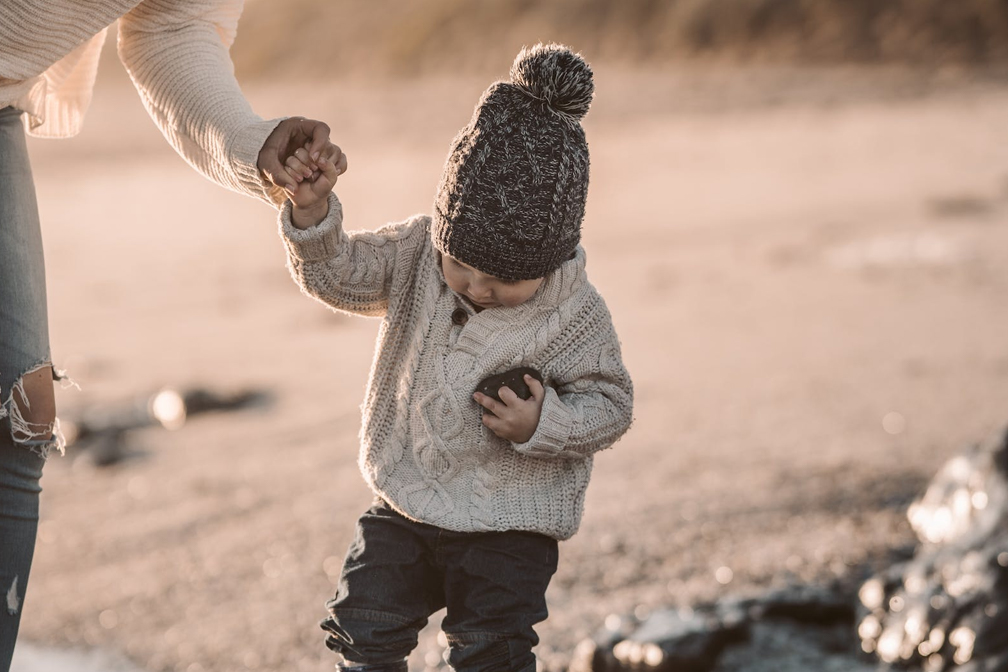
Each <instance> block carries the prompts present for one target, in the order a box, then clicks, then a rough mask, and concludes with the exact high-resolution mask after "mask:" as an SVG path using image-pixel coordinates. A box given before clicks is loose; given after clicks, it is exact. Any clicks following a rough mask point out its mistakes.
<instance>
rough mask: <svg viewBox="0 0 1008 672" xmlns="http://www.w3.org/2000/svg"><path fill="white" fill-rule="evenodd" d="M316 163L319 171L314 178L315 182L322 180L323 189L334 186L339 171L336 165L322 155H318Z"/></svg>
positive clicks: (327, 189)
mask: <svg viewBox="0 0 1008 672" xmlns="http://www.w3.org/2000/svg"><path fill="white" fill-rule="evenodd" d="M318 164H319V170H320V171H321V173H320V174H319V175H318V176H317V177H316V178H315V180H316V184H319V183H323V182H324V184H321V186H322V187H323V188H324V189H325V191H329V190H331V189H332V188H333V187H334V186H336V179H337V178H338V177H339V172H338V171H337V169H336V166H335V165H333V163H332V162H330V161H329V160H327V159H326V157H324V156H320V157H319V160H318Z"/></svg>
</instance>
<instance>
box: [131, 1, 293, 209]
mask: <svg viewBox="0 0 1008 672" xmlns="http://www.w3.org/2000/svg"><path fill="white" fill-rule="evenodd" d="M242 4H243V3H242V0H146V1H145V2H142V3H141V4H139V5H138V6H137V7H135V8H133V9H132V10H131V11H130V12H129V13H127V14H126V15H124V16H123V17H122V18H121V20H120V24H119V57H120V58H121V59H122V62H123V64H124V65H125V66H126V69H127V71H128V72H129V74H130V77H131V78H132V79H133V83H134V84H135V85H136V88H137V90H138V91H139V92H140V97H141V99H142V100H143V103H144V106H145V107H146V108H147V111H148V113H149V114H150V116H151V118H152V119H154V122H155V123H156V124H157V125H158V127H159V128H160V129H161V132H162V133H163V134H164V136H165V138H166V139H167V140H168V142H169V143H171V145H172V146H173V147H174V148H175V150H176V151H177V152H178V153H179V154H180V155H181V156H182V157H183V158H184V159H185V160H186V161H187V162H188V163H189V164H190V165H191V166H192V167H193V168H195V169H196V170H198V171H199V172H201V173H203V174H204V175H206V176H207V177H209V178H210V179H212V180H213V181H215V182H217V183H218V184H220V185H222V186H225V187H228V188H230V189H233V190H235V191H239V192H242V193H246V194H249V195H251V196H255V197H258V198H261V199H263V200H266V201H267V202H270V203H272V204H274V205H277V206H278V205H279V204H280V203H282V202H283V198H282V196H281V194H282V191H280V190H278V189H277V188H275V187H273V186H272V185H269V188H267V186H266V184H264V181H263V180H262V179H261V178H260V175H259V170H258V167H257V165H256V163H257V160H258V155H259V150H260V149H261V148H262V145H263V143H264V142H265V141H266V138H267V137H268V136H269V134H270V133H271V132H272V131H273V129H274V128H275V127H276V125H277V123H279V120H272V121H263V120H262V119H260V118H259V117H258V116H256V115H255V114H254V113H253V112H252V108H251V107H250V106H249V104H248V102H247V101H246V100H245V97H244V95H242V92H241V89H239V87H238V82H237V81H236V80H235V77H234V67H233V65H232V63H231V58H230V56H229V54H228V49H229V48H230V47H231V43H232V42H233V41H234V38H235V33H236V31H237V26H238V17H239V16H240V15H241V10H242Z"/></svg>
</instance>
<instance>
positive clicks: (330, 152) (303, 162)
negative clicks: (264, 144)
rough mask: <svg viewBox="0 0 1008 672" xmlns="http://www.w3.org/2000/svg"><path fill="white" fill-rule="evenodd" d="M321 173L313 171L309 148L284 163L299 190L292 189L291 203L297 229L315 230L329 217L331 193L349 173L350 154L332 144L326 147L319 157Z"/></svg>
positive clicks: (296, 188)
mask: <svg viewBox="0 0 1008 672" xmlns="http://www.w3.org/2000/svg"><path fill="white" fill-rule="evenodd" d="M315 163H317V164H318V167H319V170H318V171H317V172H316V171H312V169H311V167H310V164H311V161H310V159H309V156H308V146H307V145H306V146H305V147H299V148H298V149H296V150H295V151H294V153H293V154H291V155H290V156H288V157H287V160H286V161H285V162H284V169H285V170H286V171H287V173H288V174H289V175H290V176H291V178H292V179H294V180H296V181H297V187H295V188H294V189H293V191H291V190H290V189H288V191H287V193H288V194H289V197H290V200H291V203H293V205H294V208H293V210H292V211H291V219H292V220H293V223H294V226H296V227H298V228H299V229H307V228H309V227H312V226H315V225H316V224H318V223H319V222H321V221H322V220H323V219H325V217H326V215H327V214H328V213H329V203H328V199H329V192H331V191H332V189H333V187H334V186H336V180H337V179H338V178H339V176H340V175H342V174H343V173H345V172H346V169H347V158H346V154H344V153H343V151H342V150H341V149H340V148H339V147H337V146H336V145H334V144H332V143H331V142H328V143H326V145H325V146H324V147H323V148H322V151H321V152H320V154H319V158H318V160H317V161H316V162H315Z"/></svg>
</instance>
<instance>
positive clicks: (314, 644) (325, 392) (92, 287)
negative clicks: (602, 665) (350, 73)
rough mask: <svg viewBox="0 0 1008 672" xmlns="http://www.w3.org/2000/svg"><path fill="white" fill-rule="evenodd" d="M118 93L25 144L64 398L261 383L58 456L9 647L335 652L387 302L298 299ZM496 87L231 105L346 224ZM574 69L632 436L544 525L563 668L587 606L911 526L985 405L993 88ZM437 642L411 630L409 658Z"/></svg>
mask: <svg viewBox="0 0 1008 672" xmlns="http://www.w3.org/2000/svg"><path fill="white" fill-rule="evenodd" d="M502 74H503V73H502ZM123 79H124V75H122V74H121V73H119V72H114V73H109V72H108V71H107V70H103V71H102V73H101V75H100V78H99V86H98V89H97V91H96V97H95V102H94V105H93V108H92V111H91V113H90V115H89V118H88V121H87V125H86V127H85V131H84V133H83V134H82V135H81V136H80V137H78V138H75V139H73V140H69V141H63V142H52V141H32V142H31V145H30V147H31V152H32V158H33V162H34V170H35V173H36V183H37V187H38V194H39V200H40V207H41V214H42V219H43V233H44V237H45V243H46V262H47V274H48V282H49V301H50V315H51V317H50V320H51V331H52V341H53V351H54V358H55V360H56V363H57V365H58V366H60V367H63V368H66V369H67V370H68V372H69V373H70V375H71V376H72V377H73V378H74V380H75V381H76V382H77V383H78V384H79V385H80V390H76V389H64V390H60V391H59V393H58V402H59V403H60V406H61V414H63V415H66V416H72V415H73V414H74V413H76V412H79V411H80V410H81V409H84V408H87V407H95V406H98V405H102V404H116V403H124V402H128V401H129V400H130V399H132V398H133V397H135V396H136V395H141V394H148V393H150V392H153V391H155V390H157V389H159V388H160V387H162V386H169V385H171V386H182V387H184V386H188V385H201V386H207V387H211V388H214V389H218V390H222V391H230V390H237V389H243V388H256V389H263V390H266V391H268V392H269V394H270V395H271V398H272V403H270V404H269V405H267V406H265V407H262V408H255V409H249V410H245V411H241V412H237V413H230V414H218V415H212V414H208V415H205V416H199V417H196V418H193V419H192V420H191V422H188V423H187V424H185V425H184V426H183V427H182V428H180V429H178V430H177V431H173V432H168V431H165V430H158V429H151V430H148V431H141V432H137V433H135V434H134V435H133V436H132V437H131V443H130V448H131V452H130V454H129V456H128V459H125V460H123V461H121V462H120V463H118V464H117V465H115V466H112V467H107V468H97V467H95V466H94V465H93V464H92V462H91V461H90V460H89V459H88V455H87V453H86V452H81V451H75V450H74V449H73V448H71V449H70V450H68V452H67V455H66V456H65V457H58V456H56V457H53V458H52V459H51V460H50V462H49V464H48V465H47V467H46V473H45V476H44V479H43V487H44V493H43V498H42V521H41V526H40V532H39V539H38V548H37V551H36V559H35V564H34V567H33V574H32V580H31V584H30V588H29V594H28V597H27V602H26V606H25V611H24V617H23V621H22V630H21V636H22V639H23V640H24V641H26V642H29V643H32V644H37V645H46V646H55V647H60V648H71V649H88V648H99V649H102V650H105V651H110V652H114V653H115V654H116V655H121V656H123V657H125V658H126V659H128V660H129V661H131V662H132V663H133V664H135V665H136V666H137V667H138V668H140V669H142V670H147V671H151V672H154V671H167V670H173V671H180V672H200V671H201V670H207V671H209V670H297V671H304V672H308V671H311V672H319V671H321V670H327V669H331V667H332V664H333V663H334V662H335V659H334V656H333V655H332V654H331V653H330V652H329V651H328V650H327V649H326V648H325V647H324V645H323V638H322V635H321V631H320V630H319V629H318V627H317V622H318V620H319V619H320V618H322V616H323V615H324V607H323V604H324V602H325V600H326V599H328V598H329V597H330V596H331V593H332V592H333V590H334V582H335V580H336V577H337V576H338V572H339V568H340V562H341V559H342V557H343V554H344V552H345V550H346V547H347V545H348V543H349V541H350V539H351V536H352V533H353V527H354V522H355V519H356V517H357V515H359V513H360V512H362V511H363V510H364V509H365V508H367V506H368V503H369V501H370V497H371V495H370V493H369V492H368V490H367V488H366V487H365V485H364V483H363V481H362V479H361V477H360V476H359V474H358V471H357V465H356V459H357V433H358V429H359V404H360V402H361V399H362V395H363V388H364V384H365V381H366V378H367V373H368V369H369V366H370V361H371V356H372V344H373V340H374V337H375V334H376V331H377V326H378V322H377V321H374V320H365V319H355V318H351V317H347V316H342V315H336V314H333V313H331V312H329V311H328V310H327V309H326V308H324V307H323V306H321V305H320V304H316V303H314V302H312V301H311V300H309V299H307V298H306V297H304V296H301V295H300V293H299V291H298V289H297V287H296V286H295V285H294V284H293V282H292V281H291V280H290V278H289V277H288V274H287V271H286V269H285V268H284V255H283V249H282V246H281V243H280V241H279V239H278V237H277V234H276V224H275V215H274V213H273V212H272V211H271V210H270V209H269V208H267V207H266V206H264V205H263V204H261V203H258V202H255V201H253V200H251V199H249V198H244V197H241V196H238V195H235V194H231V193H228V192H225V191H223V190H221V189H220V188H218V187H216V186H215V185H213V184H211V183H210V182H208V181H207V180H205V179H203V178H201V177H199V176H198V175H197V174H195V173H194V172H193V171H191V170H190V169H189V168H188V167H187V166H186V165H185V164H184V163H183V162H182V161H181V160H180V159H179V158H178V157H177V156H175V155H174V154H173V153H172V152H171V150H170V149H169V148H168V146H167V145H166V144H165V143H164V142H163V141H162V140H161V139H160V136H159V135H158V133H157V131H156V129H155V128H154V127H153V125H152V124H150V123H149V122H148V121H146V120H145V119H144V116H145V115H144V112H143V110H142V108H141V105H140V103H139V100H138V99H137V96H136V94H135V93H134V92H132V90H131V89H130V88H129V86H128V84H127V83H124V81H123ZM486 84H487V81H486V80H485V78H464V79H447V78H440V79H437V78H430V79H424V80H408V81H401V82H391V83H389V84H387V85H383V86H375V85H370V84H368V83H367V82H365V81H362V80H361V81H353V80H351V81H342V82H341V81H333V82H331V83H329V84H327V85H326V86H324V87H319V86H318V85H314V86H309V85H308V84H307V83H306V84H304V85H297V84H290V85H283V86H281V85H279V84H269V83H262V84H257V85H255V86H254V87H251V86H250V87H248V88H247V93H248V95H249V98H250V100H251V101H252V103H253V105H254V107H255V108H256V109H257V110H258V111H259V112H260V113H261V114H262V115H263V116H266V117H269V116H275V115H280V114H283V113H285V112H291V111H295V110H296V111H297V112H299V113H302V114H304V115H309V116H312V115H314V116H317V117H318V118H321V119H324V120H326V121H327V122H328V123H329V124H330V125H331V126H332V128H333V138H334V140H335V141H336V142H337V143H338V144H340V145H341V146H342V147H343V148H344V150H345V151H346V153H347V154H348V157H349V160H350V170H349V172H348V173H347V174H346V175H345V176H344V177H341V178H340V184H339V185H338V187H337V191H338V193H339V195H340V198H341V200H342V201H343V204H344V209H345V215H346V226H347V227H348V228H350V229H358V228H376V227H378V226H380V225H382V224H384V223H386V222H389V221H396V220H400V219H404V218H405V217H407V216H409V215H410V214H413V213H416V212H428V211H429V209H430V204H431V201H432V199H433V194H434V189H435V186H436V184H437V179H438V176H439V174H440V169H441V165H442V162H443V160H444V156H445V153H446V151H447V148H448V143H449V141H450V140H451V138H452V136H453V135H454V133H455V132H456V131H457V129H458V128H460V127H461V126H462V125H463V124H464V123H465V122H466V121H467V120H468V118H469V116H470V114H471V111H472V105H473V104H474V103H475V101H476V100H477V98H478V97H479V94H480V92H481V91H482V90H483V88H484V87H485V85H486ZM596 86H597V98H596V102H595V104H594V107H593V108H592V111H591V113H590V114H589V115H588V117H587V118H586V122H585V129H586V133H587V135H588V140H589V144H590V148H591V152H592V177H591V180H592V181H591V187H590V192H589V202H588V209H587V217H586V220H585V224H584V235H583V242H584V246H585V248H586V250H587V255H588V273H589V277H590V278H591V280H592V282H593V283H594V284H595V285H596V286H597V287H598V288H599V290H600V291H601V293H602V294H603V296H605V297H606V300H607V302H608V305H609V308H610V310H611V312H612V314H613V317H614V322H615V324H616V328H617V330H618V331H619V333H620V336H621V339H622V345H623V356H624V359H625V362H626V364H627V367H628V369H629V370H630V373H631V375H632V376H633V378H634V382H635V387H636V407H635V423H634V426H633V428H632V429H631V431H630V432H629V433H628V434H627V435H626V437H625V438H624V439H623V440H622V441H620V442H619V443H618V444H617V445H616V446H615V447H614V448H613V449H611V450H609V451H606V452H604V453H602V454H600V455H599V456H598V457H597V460H596V472H595V476H594V477H593V481H592V485H591V487H590V488H589V492H588V499H587V508H586V514H585V518H584V523H583V525H582V528H581V531H580V532H579V534H578V535H577V536H575V537H574V538H573V539H572V540H571V541H568V542H565V543H563V544H562V545H561V556H560V568H559V571H558V573H557V575H556V577H555V578H554V580H553V583H552V584H551V587H550V590H549V593H548V600H549V605H550V612H551V615H550V619H549V620H548V621H547V622H546V623H545V624H543V625H542V626H541V627H540V629H539V632H540V635H541V637H542V644H541V645H540V647H539V655H540V657H541V659H542V660H543V661H544V664H546V665H547V666H549V667H552V668H558V667H560V666H562V665H563V664H564V662H565V660H566V657H568V656H569V655H570V653H571V651H572V650H573V648H574V645H575V644H576V643H577V642H578V641H579V640H581V639H582V638H584V637H585V636H587V635H589V634H590V633H591V632H593V631H594V630H595V629H596V628H597V627H598V626H599V625H600V624H601V622H602V621H603V619H604V618H605V616H606V615H607V614H610V613H628V612H632V611H634V610H635V609H636V610H639V613H645V612H646V610H648V609H653V608H657V607H661V606H666V605H686V604H689V603H692V602H695V601H698V600H703V599H710V598H713V597H717V596H720V595H727V594H737V593H741V592H745V591H750V590H758V589H760V588H764V587H767V586H770V585H773V584H776V583H779V582H782V581H786V580H799V581H815V580H823V579H826V578H829V577H834V576H847V575H850V573H852V572H858V571H860V569H861V568H863V567H864V566H866V565H867V564H870V563H871V562H873V561H876V560H877V559H879V558H882V557H884V556H885V555H886V553H887V552H888V551H889V549H892V548H894V547H899V546H903V545H906V544H908V543H912V541H913V536H912V534H911V532H910V530H909V527H908V525H907V524H906V521H905V515H904V514H905V509H906V505H907V504H908V503H909V502H910V500H911V499H912V498H913V497H914V496H915V495H916V494H918V493H919V491H920V490H921V488H922V486H923V485H924V484H925V483H926V481H927V479H929V478H930V476H931V475H932V474H933V473H934V472H935V470H936V469H937V468H938V467H939V466H940V465H941V464H942V462H943V461H944V460H946V459H947V458H949V457H950V456H952V455H954V454H956V453H957V452H959V451H960V450H961V449H963V448H964V447H965V446H966V445H967V444H969V443H971V442H975V441H979V440H981V439H983V438H985V437H986V436H988V435H990V434H991V433H992V432H994V431H996V430H998V429H999V428H1000V427H1001V426H1002V425H1003V424H1004V423H1005V422H1006V421H1008V413H1006V402H1008V346H1006V344H1008V311H1006V310H1005V300H1006V297H1008V264H1006V263H1005V262H1006V261H1008V143H1006V142H1005V141H1004V129H1005V119H1006V118H1008V79H1006V78H1004V77H999V76H993V75H991V76H976V75H974V76H966V75H963V74H962V73H959V74H955V73H953V74H947V75H946V74H940V73H939V74H935V73H929V74H922V73H913V72H899V71H887V70H873V71H859V70H856V69H852V70H844V69H838V70H770V69H767V70H752V71H744V70H743V71H723V70H719V69H717V68H714V67H712V68H711V69H710V70H709V71H705V70H702V69H701V70H697V69H694V70H691V71H689V72H677V71H674V70H651V71H649V70H646V69H638V70H635V71H627V70H622V69H619V68H616V67H613V68H605V67H601V66H600V67H598V68H597V74H596ZM725 567H727V568H728V569H730V570H731V571H730V572H727V573H726V572H723V571H722V572H718V571H717V570H719V569H721V568H725ZM726 578H727V580H725V579H726ZM719 579H720V580H719ZM432 652H433V657H430V656H431V654H432ZM436 656H437V644H436V629H435V628H433V627H431V628H430V629H429V630H427V631H425V633H424V639H423V641H422V644H421V647H420V649H419V650H418V652H417V654H416V655H415V656H414V659H413V660H412V664H413V666H414V667H415V668H416V669H418V670H419V669H422V668H423V667H424V665H425V663H426V664H429V663H432V662H436V661H437V658H436ZM726 665H727V663H726ZM725 669H726V670H727V669H729V668H728V667H726V668H725ZM731 669H735V668H731ZM747 669H752V668H747Z"/></svg>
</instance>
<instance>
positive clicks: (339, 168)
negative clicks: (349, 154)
mask: <svg viewBox="0 0 1008 672" xmlns="http://www.w3.org/2000/svg"><path fill="white" fill-rule="evenodd" d="M346 171H347V158H346V154H344V153H343V152H340V156H339V161H337V162H336V174H337V175H342V174H343V173H345V172H346Z"/></svg>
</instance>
